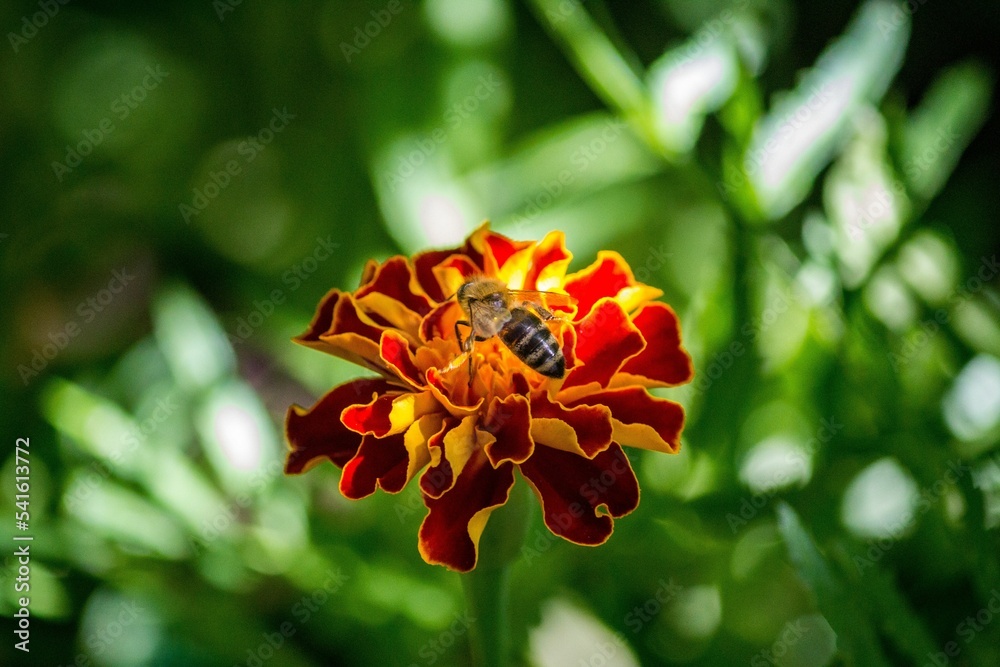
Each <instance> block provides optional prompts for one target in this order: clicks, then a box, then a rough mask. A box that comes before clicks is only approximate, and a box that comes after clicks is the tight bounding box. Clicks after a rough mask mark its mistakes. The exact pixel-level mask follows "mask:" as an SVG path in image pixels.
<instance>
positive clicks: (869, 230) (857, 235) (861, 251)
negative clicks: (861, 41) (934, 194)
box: [823, 108, 911, 289]
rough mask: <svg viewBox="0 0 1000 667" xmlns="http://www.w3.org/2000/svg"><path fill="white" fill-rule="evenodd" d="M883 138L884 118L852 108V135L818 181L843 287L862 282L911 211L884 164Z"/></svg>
mask: <svg viewBox="0 0 1000 667" xmlns="http://www.w3.org/2000/svg"><path fill="white" fill-rule="evenodd" d="M887 141H888V131H887V129H886V123H885V119H884V118H883V117H882V116H881V115H880V114H879V113H878V112H877V111H875V110H874V109H872V108H861V109H858V112H857V114H856V115H855V120H854V136H853V137H852V138H851V140H850V142H849V143H848V144H847V147H846V148H845V149H844V152H843V153H842V154H841V155H840V157H839V158H838V159H837V161H836V162H835V163H834V165H833V167H832V168H831V169H830V171H829V173H828V175H827V177H826V180H825V181H824V183H823V204H824V209H825V210H826V213H827V216H828V218H829V220H830V223H831V225H832V226H833V230H834V232H835V236H834V247H835V248H836V251H837V256H838V259H839V260H840V273H841V278H842V280H843V282H844V284H845V285H846V286H847V287H848V288H852V289H853V288H855V287H857V286H859V285H861V284H863V283H864V282H865V280H866V279H867V278H868V276H869V274H870V273H871V271H872V269H873V268H874V267H875V266H876V265H877V263H878V260H879V259H880V258H881V257H882V255H883V254H884V253H885V251H886V250H887V249H888V248H890V247H891V246H892V245H893V243H894V242H895V241H896V239H897V237H898V236H899V232H900V230H901V229H902V228H903V225H904V223H905V222H906V221H907V219H908V218H909V214H910V211H911V205H910V200H909V199H908V198H907V196H906V192H905V188H903V186H902V183H901V182H900V181H899V179H897V178H896V177H895V175H894V174H893V173H892V171H891V169H890V167H889V165H888V158H887V153H886V146H887Z"/></svg>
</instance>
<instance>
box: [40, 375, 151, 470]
mask: <svg viewBox="0 0 1000 667" xmlns="http://www.w3.org/2000/svg"><path fill="white" fill-rule="evenodd" d="M41 405H42V413H43V414H44V415H45V418H46V419H47V420H48V421H49V423H50V424H52V427H53V428H54V429H56V430H57V431H58V432H60V433H62V434H63V435H66V436H69V437H70V438H71V439H72V441H73V443H74V444H76V445H77V446H79V447H80V448H81V449H82V450H83V451H85V452H87V453H88V454H90V455H91V456H93V457H95V458H98V459H101V460H102V461H103V462H105V463H110V464H112V465H113V466H114V471H115V473H116V474H119V475H123V476H125V477H127V478H129V479H132V478H134V477H135V476H136V475H137V474H138V473H139V471H140V470H141V469H142V462H141V461H140V456H139V455H138V454H137V453H134V452H133V450H134V448H133V447H132V446H131V442H132V439H133V438H134V437H135V435H134V434H135V433H137V432H138V426H137V424H136V422H135V421H134V420H133V419H132V417H131V416H130V415H128V414H127V413H126V412H125V411H124V410H122V409H121V408H120V407H119V406H118V405H117V404H116V403H114V402H113V401H109V400H108V399H106V398H104V397H103V396H99V395H97V394H94V393H92V392H90V391H88V390H86V389H84V388H83V387H81V386H80V385H78V384H76V383H73V382H69V381H67V380H62V379H54V380H52V381H51V382H49V383H48V384H47V385H46V386H45V390H44V392H43V393H42V399H41Z"/></svg>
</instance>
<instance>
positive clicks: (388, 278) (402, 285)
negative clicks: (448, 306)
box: [354, 255, 434, 316]
mask: <svg viewBox="0 0 1000 667" xmlns="http://www.w3.org/2000/svg"><path fill="white" fill-rule="evenodd" d="M369 294H384V295H385V296H387V297H390V298H392V299H394V300H395V301H398V302H399V303H401V304H403V305H404V306H405V307H406V308H408V309H409V310H411V311H413V312H415V313H416V314H417V315H419V316H423V315H426V314H427V313H429V312H430V310H431V308H432V307H433V306H434V304H433V303H432V302H431V300H430V299H429V298H428V297H427V293H426V292H424V289H423V288H422V287H421V286H420V283H419V282H418V281H417V278H416V275H415V274H414V272H413V268H412V267H411V266H410V263H409V262H408V261H407V260H406V258H405V257H403V256H401V255H396V256H395V257H390V258H389V259H387V260H386V261H385V263H383V264H381V265H380V266H379V267H378V268H377V269H376V271H375V273H374V275H373V276H372V277H371V279H370V280H369V281H367V282H366V283H365V284H364V285H363V286H362V287H361V289H359V290H358V291H357V292H355V293H354V295H355V296H356V297H358V299H362V298H364V297H365V296H367V295H369Z"/></svg>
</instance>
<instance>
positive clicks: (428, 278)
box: [413, 248, 461, 301]
mask: <svg viewBox="0 0 1000 667" xmlns="http://www.w3.org/2000/svg"><path fill="white" fill-rule="evenodd" d="M460 250H461V249H460V248H451V249H449V250H429V251H427V252H422V253H420V254H419V255H417V256H416V257H414V258H413V275H414V276H415V277H416V279H417V284H418V285H419V286H420V288H421V289H422V290H423V291H424V293H425V294H427V296H429V297H430V298H431V299H433V300H434V301H444V299H445V297H446V296H447V295H446V294H445V293H444V290H442V288H441V283H439V282H438V279H437V276H435V275H434V267H435V266H437V265H438V264H440V263H441V262H443V261H444V260H446V259H448V258H449V257H451V256H452V255H454V254H455V253H457V252H460Z"/></svg>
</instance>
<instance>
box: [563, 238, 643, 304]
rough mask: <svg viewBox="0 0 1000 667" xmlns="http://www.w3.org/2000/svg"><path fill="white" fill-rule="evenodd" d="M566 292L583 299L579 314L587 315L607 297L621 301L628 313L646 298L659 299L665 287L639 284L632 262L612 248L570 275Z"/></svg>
mask: <svg viewBox="0 0 1000 667" xmlns="http://www.w3.org/2000/svg"><path fill="white" fill-rule="evenodd" d="M564 287H565V289H566V292H567V293H568V294H569V295H570V296H572V297H575V298H576V299H577V300H578V301H579V304H578V306H579V310H578V311H577V317H583V316H584V315H586V314H587V313H589V312H590V309H591V308H593V306H594V305H595V304H596V303H597V302H598V301H600V300H601V299H603V298H605V297H610V298H613V299H615V300H616V301H618V303H619V304H621V306H622V308H623V309H624V310H625V312H632V311H633V310H634V309H635V308H636V307H638V306H639V305H640V304H641V303H644V302H645V301H649V300H651V299H656V298H658V297H659V296H660V295H662V294H663V291H662V290H659V289H657V288H655V287H650V286H649V285H643V284H642V283H637V282H636V281H635V277H634V276H633V275H632V269H631V268H629V265H628V262H626V261H625V259H624V258H623V257H622V256H621V255H619V254H618V253H617V252H614V251H612V250H602V251H600V252H598V253H597V261H595V262H594V263H593V264H591V265H590V266H588V267H587V268H585V269H583V270H581V271H577V272H576V273H574V274H571V275H569V276H567V277H566V284H565V285H564Z"/></svg>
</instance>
